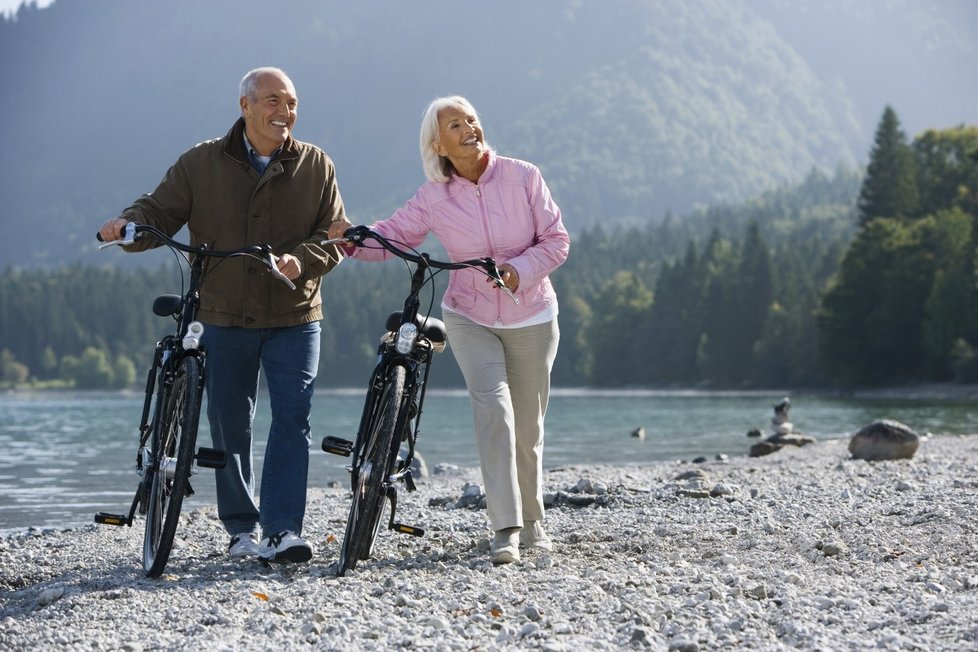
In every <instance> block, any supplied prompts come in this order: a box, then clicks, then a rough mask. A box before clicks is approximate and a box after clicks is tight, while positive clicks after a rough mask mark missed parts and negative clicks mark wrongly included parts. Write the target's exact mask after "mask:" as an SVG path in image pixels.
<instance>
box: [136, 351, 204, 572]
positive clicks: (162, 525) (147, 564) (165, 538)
mask: <svg viewBox="0 0 978 652" xmlns="http://www.w3.org/2000/svg"><path fill="white" fill-rule="evenodd" d="M200 395H201V383H200V361H199V360H198V359H197V358H195V357H194V356H187V357H185V358H184V359H183V360H181V362H180V366H179V368H178V369H177V372H176V376H175V377H174V379H173V385H172V386H171V387H170V390H169V393H168V394H167V396H165V397H164V399H163V401H161V405H162V410H163V411H162V413H161V414H160V418H159V420H158V422H157V428H156V430H155V432H154V433H153V465H152V474H153V478H152V483H151V485H150V494H149V505H148V508H147V510H146V529H145V532H144V535H143V570H144V571H145V572H146V575H147V576H148V577H159V576H160V575H162V574H163V569H164V568H165V567H166V563H167V561H169V558H170V551H171V550H172V549H173V539H174V536H175V535H176V531H177V523H178V521H179V520H180V509H181V508H182V506H183V498H184V496H185V495H186V493H187V488H188V487H189V484H190V474H191V471H192V468H193V461H194V446H195V444H196V442H197V427H198V424H199V422H200V398H201V396H200ZM168 465H172V467H173V472H172V474H171V475H170V477H168V474H167V472H166V468H165V467H166V466H168Z"/></svg>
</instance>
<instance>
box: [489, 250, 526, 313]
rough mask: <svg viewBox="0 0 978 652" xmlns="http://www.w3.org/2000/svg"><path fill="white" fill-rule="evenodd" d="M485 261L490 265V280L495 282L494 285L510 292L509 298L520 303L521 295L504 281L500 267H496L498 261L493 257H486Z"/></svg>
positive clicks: (517, 303) (507, 292)
mask: <svg viewBox="0 0 978 652" xmlns="http://www.w3.org/2000/svg"><path fill="white" fill-rule="evenodd" d="M485 262H486V263H487V267H489V269H488V270H487V272H488V274H489V280H490V281H492V282H493V285H495V286H496V287H497V288H499V289H500V290H502V291H503V292H505V293H506V294H508V295H509V298H510V299H512V300H513V303H515V304H516V305H520V299H519V297H517V296H516V295H515V294H514V293H513V291H512V290H510V289H509V288H508V287H506V284H505V283H503V275H502V274H501V273H500V272H499V268H498V267H496V261H494V260H493V259H492V258H487V259H485Z"/></svg>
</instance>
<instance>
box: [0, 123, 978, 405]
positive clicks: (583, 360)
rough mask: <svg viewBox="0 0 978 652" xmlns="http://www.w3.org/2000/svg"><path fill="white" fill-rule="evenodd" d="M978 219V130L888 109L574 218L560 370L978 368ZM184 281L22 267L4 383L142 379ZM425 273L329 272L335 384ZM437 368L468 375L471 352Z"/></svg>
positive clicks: (913, 377)
mask: <svg viewBox="0 0 978 652" xmlns="http://www.w3.org/2000/svg"><path fill="white" fill-rule="evenodd" d="M556 199H557V201H558V203H559V202H560V200H561V198H560V196H559V195H558V196H556ZM976 219H978V127H972V126H959V127H955V128H951V129H944V130H929V131H926V132H924V133H922V134H920V135H919V136H917V137H915V138H914V139H913V140H912V141H910V140H908V138H907V136H906V134H905V133H904V132H903V130H902V128H901V125H900V121H899V118H898V116H897V114H896V112H895V111H894V110H893V109H892V108H890V107H887V108H886V109H885V110H884V112H883V114H882V117H881V119H880V121H879V124H878V127H877V130H876V134H875V138H874V142H873V145H872V150H871V151H870V153H869V164H868V166H867V167H866V169H865V171H854V170H851V169H846V168H844V167H840V168H839V169H837V170H836V171H835V172H834V173H833V174H831V175H830V174H826V173H824V172H822V171H820V170H818V169H816V168H813V169H812V171H811V173H810V174H809V175H808V176H807V178H805V179H804V181H803V182H801V183H799V184H797V185H785V186H783V187H780V188H778V189H775V190H772V191H769V192H766V193H764V194H762V195H760V196H758V197H756V198H754V199H751V200H749V201H743V202H737V203H730V204H724V205H715V206H711V207H709V208H706V209H701V210H697V211H694V212H691V213H689V214H685V215H667V216H666V217H665V218H664V219H663V220H661V221H658V222H656V223H654V224H653V223H649V224H646V225H629V224H627V223H624V224H623V223H618V222H616V221H615V220H613V219H610V218H609V219H608V220H607V223H608V225H607V226H605V225H602V224H601V223H598V224H596V225H593V226H589V227H587V228H586V229H584V230H583V231H581V232H578V233H572V246H571V255H570V258H569V259H568V261H567V263H566V264H565V265H563V266H562V267H561V268H560V269H559V270H557V271H556V272H555V273H554V274H553V280H554V283H555V285H556V286H557V291H558V294H559V296H560V327H561V344H560V351H559V353H558V357H557V363H556V366H555V369H554V374H553V382H554V385H555V386H564V387H570V386H574V387H581V386H590V387H706V388H714V389H720V388H752V387H754V388H771V387H788V388H798V387H825V386H832V387H852V386H861V385H894V384H901V383H914V382H976V381H978V351H976V348H978V255H976V254H978V228H976ZM432 253H433V255H435V257H438V255H437V254H438V252H437V250H436V249H432ZM102 255H104V256H106V257H107V260H108V259H109V258H111V257H114V256H123V255H125V254H123V253H122V252H119V251H114V250H112V251H108V252H103V254H102ZM439 281H440V282H439V283H438V284H437V285H438V291H437V292H435V293H433V295H432V296H431V297H430V300H431V301H432V302H433V305H434V311H435V314H438V304H439V302H440V290H441V289H442V288H443V287H444V278H443V277H442V278H440V279H439ZM182 282H183V280H182V279H181V272H180V267H179V266H178V265H177V264H176V262H175V261H174V262H172V263H164V264H161V265H160V266H159V267H156V268H138V269H121V268H119V267H114V266H111V264H110V263H108V262H107V263H106V264H105V265H103V266H94V265H90V264H78V263H76V264H70V265H67V266H64V267H61V268H50V269H31V270H29V271H27V270H24V269H20V268H16V267H7V268H6V269H4V270H3V271H2V273H0V333H2V334H3V336H2V346H0V348H2V351H0V374H2V375H0V383H2V385H3V386H7V387H10V386H18V387H22V386H35V387H51V386H53V387H78V388H126V387H138V386H139V385H140V384H141V383H142V382H143V378H144V376H143V374H144V373H145V365H146V364H148V362H149V360H150V357H151V355H152V349H153V345H154V343H155V342H156V340H157V339H159V337H160V336H161V335H163V334H164V333H166V332H167V331H168V330H169V329H172V327H173V323H172V321H170V320H168V319H163V318H159V317H156V316H154V315H153V314H152V312H151V309H150V307H151V305H152V299H153V297H155V296H156V295H158V294H162V293H177V292H180V291H181V283H182ZM407 284H408V275H407V272H405V270H404V267H403V265H402V264H401V263H399V262H390V263H384V264H364V263H360V262H357V261H347V262H345V263H344V264H342V265H340V266H339V267H338V268H337V269H336V270H335V271H334V272H332V273H331V274H330V275H329V276H328V277H327V278H326V281H325V283H324V294H325V306H326V312H327V317H326V319H325V320H324V323H323V346H322V357H321V368H320V377H319V378H320V379H319V381H318V383H319V385H320V386H321V387H322V386H334V387H340V386H342V387H351V386H352V387H358V386H361V385H362V384H364V383H365V382H366V379H367V377H368V375H369V371H370V368H371V365H372V362H373V359H374V354H375V348H376V342H377V340H378V338H379V336H380V335H381V332H380V327H381V325H382V324H383V320H384V318H385V317H386V314H387V313H388V312H390V311H392V310H395V309H398V308H399V307H400V305H401V302H402V299H403V294H404V292H405V291H406V289H407ZM432 383H433V384H434V385H437V386H461V385H462V381H461V377H460V375H459V374H458V371H457V368H456V366H455V363H454V360H452V359H451V355H449V354H447V353H446V354H442V356H441V359H440V360H438V362H437V363H436V365H435V370H434V371H433V378H432Z"/></svg>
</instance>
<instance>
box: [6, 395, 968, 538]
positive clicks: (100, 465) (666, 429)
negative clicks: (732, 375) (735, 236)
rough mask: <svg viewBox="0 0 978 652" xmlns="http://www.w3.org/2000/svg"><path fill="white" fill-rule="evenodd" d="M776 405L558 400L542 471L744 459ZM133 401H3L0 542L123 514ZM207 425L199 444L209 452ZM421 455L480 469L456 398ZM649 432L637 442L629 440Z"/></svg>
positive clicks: (805, 408)
mask: <svg viewBox="0 0 978 652" xmlns="http://www.w3.org/2000/svg"><path fill="white" fill-rule="evenodd" d="M362 396H363V390H349V391H343V390H320V391H319V392H318V393H317V395H316V399H315V403H314V407H313V444H312V454H311V463H310V464H311V466H310V475H309V484H310V486H314V487H321V486H325V485H326V484H327V483H329V482H331V481H337V480H339V481H344V482H345V481H346V478H347V473H346V471H345V469H344V468H343V465H344V463H345V462H346V458H341V457H337V456H334V455H328V454H326V453H323V452H322V450H321V449H320V441H321V440H322V437H323V435H326V434H332V435H338V436H346V437H350V438H352V436H353V435H354V434H355V432H356V426H357V422H358V420H359V418H360V410H361V406H362ZM782 396H783V393H780V392H777V391H774V392H732V393H716V392H695V391H683V392H668V391H608V392H602V391H593V390H555V391H554V393H553V395H552V397H551V403H550V410H549V413H548V415H547V435H546V448H545V452H544V465H545V466H546V467H548V468H552V467H555V466H561V465H566V464H625V463H628V464H635V463H637V464H641V463H643V462H653V461H661V460H671V459H687V460H689V459H693V458H695V457H698V456H707V457H710V458H712V457H714V456H716V455H718V454H726V455H729V456H735V455H746V454H747V451H748V448H749V447H750V444H751V443H753V442H754V441H755V440H753V439H749V438H748V437H747V436H746V433H747V431H748V430H750V429H751V428H759V429H760V430H761V431H762V432H763V433H764V434H765V435H767V434H770V433H771V422H770V421H771V416H772V415H773V409H772V408H773V405H774V404H775V403H777V402H778V401H779V400H780V399H781V397H782ZM791 400H792V407H791V412H790V417H791V421H792V423H794V425H795V429H796V430H799V431H801V432H803V433H805V434H808V435H812V436H814V437H817V438H819V439H832V438H840V437H847V436H849V435H850V434H851V433H852V432H854V431H855V430H857V429H858V428H860V427H862V426H864V425H866V424H868V423H870V422H871V421H873V420H875V419H879V418H890V419H896V420H898V421H901V422H903V423H905V424H907V425H908V426H910V427H911V428H913V429H914V430H916V431H917V432H918V433H920V434H923V433H926V432H931V433H934V434H971V433H975V432H978V405H976V404H975V402H974V401H964V400H960V401H954V400H933V399H926V400H925V399H917V400H910V399H903V400H894V399H873V400H869V399H859V400H856V399H842V398H826V397H818V396H806V395H800V394H795V395H792V396H791ZM141 408H142V397H141V396H139V395H137V394H134V393H133V394H120V393H111V394H109V393H97V392H74V393H62V392H58V393H48V392H39V393H29V394H25V393H7V394H0V533H2V532H10V531H16V530H23V529H25V528H27V527H31V526H35V527H45V526H48V527H52V526H53V527H65V526H77V525H81V524H86V523H91V522H92V517H93V515H94V513H95V512H97V511H107V512H115V513H126V512H127V511H128V508H129V504H130V502H131V500H132V496H133V492H134V491H135V487H136V484H137V477H136V474H135V470H134V468H135V467H134V460H135V453H136V442H137V436H136V427H137V425H138V419H139V413H140V410H141ZM206 421H207V420H206V418H202V419H201V433H200V436H199V444H201V445H209V443H210V434H209V432H208V429H207V423H206ZM421 425H422V433H421V439H420V441H419V443H418V450H419V451H420V452H421V454H422V456H423V457H424V459H425V461H426V463H427V464H428V467H429V469H430V468H433V467H434V466H435V465H436V464H438V463H442V462H445V463H451V464H457V465H460V466H476V465H477V464H478V460H477V458H476V452H475V444H474V441H473V435H472V416H471V412H470V408H469V402H468V397H467V395H466V394H465V393H464V392H462V391H455V392H452V391H448V392H445V391H433V392H431V393H429V395H428V398H427V400H426V404H425V412H424V415H423V417H422V422H421ZM639 426H642V427H644V428H645V431H646V437H645V439H644V440H639V439H638V438H635V437H632V436H630V433H631V432H632V431H633V430H634V429H635V428H637V427H639ZM267 430H268V406H267V397H261V400H260V401H259V409H258V414H257V417H256V429H255V431H256V435H257V436H258V438H259V442H258V443H257V445H256V448H255V458H256V468H258V469H259V470H260V468H261V453H262V451H263V449H264V434H265V433H267ZM213 485H214V481H213V479H212V477H211V472H210V471H208V470H207V469H203V470H202V471H201V473H200V475H198V476H197V478H196V481H195V482H194V488H195V490H196V491H197V493H196V494H195V495H194V496H193V497H191V498H190V499H188V501H187V503H186V504H187V507H188V508H193V507H198V506H201V505H206V504H212V503H213V502H214V486H213Z"/></svg>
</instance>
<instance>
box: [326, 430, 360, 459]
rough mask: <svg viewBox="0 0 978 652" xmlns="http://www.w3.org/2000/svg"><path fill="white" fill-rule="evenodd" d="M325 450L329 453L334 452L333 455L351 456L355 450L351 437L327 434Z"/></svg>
mask: <svg viewBox="0 0 978 652" xmlns="http://www.w3.org/2000/svg"><path fill="white" fill-rule="evenodd" d="M323 450H324V451H325V452H327V453H332V454H333V455H342V456H343V457H349V456H350V453H352V452H353V442H352V441H350V440H349V439H343V438H342V437H333V436H332V435H326V436H325V437H323Z"/></svg>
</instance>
